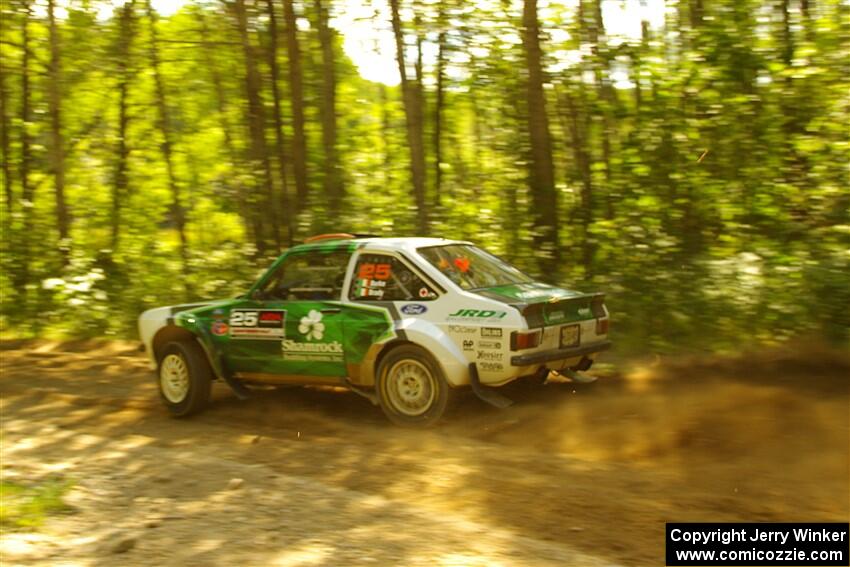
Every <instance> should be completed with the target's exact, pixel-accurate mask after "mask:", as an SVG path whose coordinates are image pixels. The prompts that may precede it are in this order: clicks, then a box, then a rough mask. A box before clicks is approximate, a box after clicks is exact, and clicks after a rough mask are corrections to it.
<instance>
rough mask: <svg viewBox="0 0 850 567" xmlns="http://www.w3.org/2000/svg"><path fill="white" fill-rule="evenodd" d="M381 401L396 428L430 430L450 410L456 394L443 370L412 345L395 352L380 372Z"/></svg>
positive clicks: (379, 394) (389, 356) (385, 361)
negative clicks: (428, 428) (416, 427)
mask: <svg viewBox="0 0 850 567" xmlns="http://www.w3.org/2000/svg"><path fill="white" fill-rule="evenodd" d="M377 385H378V401H379V402H380V405H381V409H382V410H383V411H384V414H386V416H387V417H388V418H389V419H390V421H392V422H393V423H395V424H397V425H402V426H407V427H415V426H419V427H429V426H431V425H434V424H435V423H437V422H438V421H439V420H440V418H441V417H442V416H443V414H444V413H445V412H446V409H447V408H448V407H449V402H450V399H451V398H452V395H453V391H452V389H451V388H450V387H449V384H448V382H446V379H445V376H443V371H442V369H441V368H440V366H439V365H438V364H437V363H436V362H435V361H434V359H433V358H432V357H431V356H430V355H429V354H428V353H427V352H426V351H425V350H423V349H421V348H420V347H417V346H413V345H405V346H400V347H396V348H394V349H393V350H392V351H390V353H389V354H387V356H386V357H385V358H384V359H383V360H382V361H381V365H380V367H379V368H378V384H377Z"/></svg>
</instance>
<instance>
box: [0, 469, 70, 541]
mask: <svg viewBox="0 0 850 567" xmlns="http://www.w3.org/2000/svg"><path fill="white" fill-rule="evenodd" d="M72 486H73V485H72V483H70V482H68V481H64V480H47V481H45V482H42V483H39V484H34V485H29V484H21V483H17V482H9V481H0V526H2V527H3V528H4V529H9V528H11V529H29V530H32V529H37V528H39V527H40V526H41V525H42V524H43V523H44V521H45V519H46V518H47V516H49V515H51V514H61V513H67V512H69V511H71V507H70V506H69V505H68V504H66V503H65V501H64V500H63V497H64V496H65V494H66V493H67V492H68V490H70V489H71V487H72Z"/></svg>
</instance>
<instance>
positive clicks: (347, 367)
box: [139, 234, 610, 425]
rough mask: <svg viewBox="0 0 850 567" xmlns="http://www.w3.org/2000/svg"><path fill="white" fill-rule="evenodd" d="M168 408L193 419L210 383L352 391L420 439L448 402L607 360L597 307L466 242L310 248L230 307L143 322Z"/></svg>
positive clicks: (171, 311) (603, 319)
mask: <svg viewBox="0 0 850 567" xmlns="http://www.w3.org/2000/svg"><path fill="white" fill-rule="evenodd" d="M139 331H140V335H141V337H142V341H143V343H144V346H145V349H146V351H147V352H148V353H149V355H150V357H151V360H152V362H153V363H154V364H155V366H156V368H157V371H158V376H159V389H160V394H161V398H162V401H163V402H164V404H165V405H166V407H167V408H168V409H169V410H170V411H171V413H173V414H174V415H177V416H185V415H189V414H191V413H194V412H197V411H199V410H201V409H202V408H204V406H205V405H206V404H207V402H208V400H209V397H210V389H211V382H212V381H213V380H216V379H220V380H223V381H225V382H226V383H227V384H229V385H230V387H231V388H233V390H234V391H235V392H236V394H237V395H238V396H239V397H247V396H248V394H249V392H250V386H251V385H269V384H271V385H278V384H280V385H284V384H302V385H329V386H344V387H347V388H350V389H352V390H354V391H356V392H358V393H360V394H362V395H364V396H366V397H368V398H369V399H370V400H372V401H373V402H374V403H376V404H379V405H380V406H381V408H382V409H383V411H384V413H385V414H386V415H387V417H389V419H390V420H392V421H393V422H395V423H398V424H401V425H430V424H433V423H435V422H436V421H437V420H438V419H439V418H440V417H441V416H442V415H443V413H444V412H445V410H446V408H447V406H448V404H449V401H450V398H451V397H452V395H453V394H454V393H456V391H457V390H458V389H460V388H464V387H467V386H469V387H471V388H472V390H473V391H474V392H475V393H476V395H478V396H479V397H480V398H482V399H483V400H485V401H487V402H489V403H492V404H494V405H497V406H501V407H504V406H507V405H509V404H510V400H508V399H507V398H505V397H504V396H503V395H501V394H499V393H498V392H497V390H496V388H494V387H496V386H501V385H504V384H507V383H508V382H511V381H513V380H516V379H518V378H524V377H534V378H537V379H538V380H540V381H541V382H542V381H543V380H545V379H546V377H547V376H548V374H549V372H550V371H552V370H554V371H559V372H561V373H563V374H566V375H567V376H571V377H573V378H576V379H580V378H581V375H579V374H577V372H579V371H583V370H587V369H588V368H589V367H590V365H591V364H592V361H593V359H594V357H595V356H596V355H597V353H599V352H601V351H603V350H606V349H607V348H609V347H610V342H609V341H608V340H607V334H608V310H607V309H606V307H605V303H604V296H603V294H599V293H593V294H586V293H579V292H576V291H570V290H566V289H561V288H558V287H553V286H551V285H547V284H544V283H540V282H537V281H534V280H533V279H532V278H530V277H529V276H527V275H525V274H523V273H522V272H520V271H519V270H518V269H516V268H514V267H513V266H511V265H509V264H507V263H505V262H504V261H502V260H500V259H499V258H497V257H495V256H493V255H491V254H489V253H487V252H485V251H483V250H481V249H480V248H477V247H475V246H474V245H472V244H471V243H469V242H461V241H455V240H445V239H440V238H374V237H355V236H353V235H350V234H331V235H321V236H317V237H313V238H311V239H309V240H308V241H307V242H306V243H305V244H302V245H299V246H295V247H293V248H291V249H289V250H288V251H287V252H286V253H284V254H283V255H282V256H281V257H280V258H278V259H277V261H275V262H274V263H273V264H272V266H271V267H270V268H269V269H268V271H267V272H266V273H265V274H264V275H263V276H262V277H261V278H260V279H259V280H258V281H257V282H256V283H255V284H254V285H253V286H252V287H251V289H250V290H249V291H248V292H247V293H245V294H244V295H242V296H239V297H237V298H236V299H225V300H220V301H212V302H208V303H200V304H191V305H179V306H175V307H161V308H157V309H151V310H148V311H145V312H144V313H142V315H141V316H140V317H139Z"/></svg>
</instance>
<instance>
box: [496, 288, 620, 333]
mask: <svg viewBox="0 0 850 567" xmlns="http://www.w3.org/2000/svg"><path fill="white" fill-rule="evenodd" d="M604 304H605V294H604V293H583V294H581V295H576V296H573V297H564V298H563V299H558V298H554V299H550V300H549V301H544V302H541V303H512V304H511V307H514V308H516V309H518V310H519V312H520V313H522V316H523V317H525V320H526V322H527V323H528V327H529V328H535V327H544V326H546V318H545V314H546V313H547V312H548V311H549V310H553V308H554V309H563V308H565V307H571V306H575V308H576V309H577V310H578V309H581V308H582V307H590V310H591V313H592V314H593V317H594V318H596V319H598V318H600V317H604V316H605V308H604ZM588 319H589V317H588Z"/></svg>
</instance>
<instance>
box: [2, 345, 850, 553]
mask: <svg viewBox="0 0 850 567" xmlns="http://www.w3.org/2000/svg"><path fill="white" fill-rule="evenodd" d="M0 349H2V350H0V355H2V380H0V394H2V434H3V441H2V466H3V476H4V479H11V480H15V479H17V480H19V481H23V482H35V481H38V480H40V479H44V478H48V477H61V478H66V479H70V480H72V481H73V482H74V483H75V484H74V488H73V489H72V490H71V492H70V493H69V496H68V501H69V502H70V504H71V505H72V506H73V507H74V513H73V514H71V515H67V516H57V517H54V518H52V519H51V520H50V521H49V522H48V523H47V524H46V525H45V526H44V527H43V528H41V529H40V530H39V531H38V532H37V533H22V532H14V533H13V532H7V533H4V534H3V538H2V545H0V552H2V554H3V555H2V560H3V563H4V565H14V564H23V565H38V564H40V565H56V564H69V565H70V564H74V565H153V564H157V565H165V564H170V565H233V564H241V565H246V566H247V565H317V564H336V565H361V564H363V565H388V564H403V565H419V564H422V565H426V564H427V565H432V564H481V565H496V564H504V565H514V564H515V565H577V566H581V565H612V564H613V565H617V564H619V565H660V564H663V559H662V557H663V545H664V537H663V534H664V523H665V522H666V521H795V520H799V521H848V518H850V487H848V485H850V480H848V479H850V379H848V376H850V359H848V358H847V357H845V356H843V355H839V354H836V353H830V352H826V351H822V352H817V353H815V354H814V355H812V356H811V357H807V358H806V359H803V358H802V357H799V356H791V355H787V354H784V353H782V352H778V351H777V352H769V353H762V354H760V355H758V356H750V357H742V358H738V359H729V360H717V359H708V360H697V359H691V360H682V359H680V360H677V361H669V362H667V361H660V362H659V363H653V364H648V365H644V366H641V365H635V366H631V367H630V366H626V365H623V366H621V367H620V368H619V369H617V370H612V371H610V372H608V375H607V376H605V377H604V378H603V379H602V380H600V381H599V382H597V383H595V384H591V385H582V386H576V385H573V384H569V383H550V384H547V385H545V386H533V385H530V384H526V385H516V386H512V387H510V389H509V391H507V393H508V395H509V396H510V397H512V398H514V399H515V400H516V401H517V404H516V405H515V406H514V407H512V408H510V409H508V410H505V411H499V410H495V409H491V408H489V407H487V406H485V405H483V404H482V403H480V402H478V401H477V400H475V399H474V398H470V399H467V400H465V401H464V402H463V403H462V404H461V406H460V407H459V408H458V410H457V412H456V413H455V415H454V416H453V417H451V418H450V419H449V421H448V422H447V423H446V424H445V425H443V426H441V427H439V428H437V429H434V430H430V431H407V430H401V429H398V428H394V427H392V426H390V425H389V424H388V423H387V422H385V420H384V418H383V416H382V415H381V414H380V411H379V410H378V409H377V408H374V407H373V406H371V404H370V403H369V402H368V401H367V400H365V399H363V398H361V397H359V396H357V395H354V394H351V393H348V392H341V391H329V390H313V389H298V388H293V389H287V390H277V391H265V392H260V393H258V394H257V395H256V396H255V397H254V398H253V399H251V400H248V401H239V400H237V399H235V398H234V397H233V396H232V395H231V394H230V393H229V392H228V390H227V389H226V387H217V389H216V391H215V401H214V403H213V405H212V407H211V408H210V409H209V410H208V411H207V412H206V413H204V414H202V415H199V416H197V417H194V418H192V419H189V420H174V419H170V418H169V417H167V416H166V414H165V411H164V410H163V409H162V408H161V407H160V406H159V403H158V400H157V399H156V390H155V388H154V382H153V378H152V374H151V373H150V371H149V370H148V369H147V367H146V365H145V361H144V360H143V358H142V357H141V355H139V354H138V353H137V352H135V351H134V350H133V348H132V347H131V346H130V345H127V344H123V343H117V342H116V343H100V344H85V343H78V344H71V343H64V344H51V343H19V342H18V343H15V342H5V343H2V345H0Z"/></svg>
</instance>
